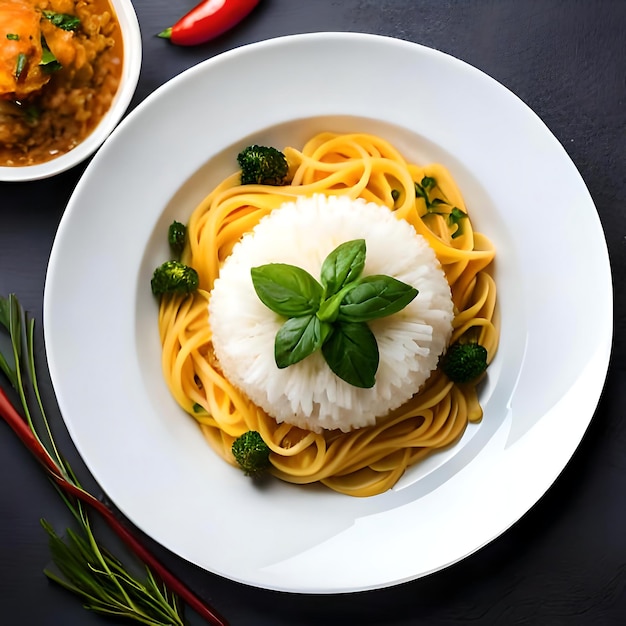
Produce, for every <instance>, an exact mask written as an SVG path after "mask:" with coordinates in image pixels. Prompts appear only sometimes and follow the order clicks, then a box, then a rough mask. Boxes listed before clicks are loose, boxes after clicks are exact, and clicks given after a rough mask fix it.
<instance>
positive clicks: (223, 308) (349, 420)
mask: <svg viewBox="0 0 626 626" xmlns="http://www.w3.org/2000/svg"><path fill="white" fill-rule="evenodd" d="M352 239H365V242H366V256H365V268H364V270H363V274H362V275H363V276H367V275H371V274H386V275H388V276H393V277H394V278H397V279H398V280H401V281H403V282H405V283H408V284H410V285H413V286H414V287H415V288H416V289H418V291H419V293H418V295H417V297H416V298H415V299H414V300H413V301H412V302H411V303H410V304H409V305H408V306H406V307H405V308H404V309H403V310H402V311H399V312H398V313H395V314H394V315H390V316H388V317H385V318H381V319H378V320H374V321H372V322H370V323H369V325H370V328H371V329H372V332H373V333H374V336H375V337H376V340H377V343H378V350H379V355H380V362H379V366H378V371H377V372H376V384H375V385H374V386H373V387H372V388H370V389H361V388H358V387H354V386H352V385H350V384H349V383H347V382H345V381H343V380H342V379H340V378H339V377H338V376H336V375H335V374H334V373H333V372H332V370H331V369H330V368H329V367H328V365H327V364H326V361H325V360H324V357H323V356H322V354H321V351H319V350H318V351H317V352H316V353H314V354H312V355H310V356H309V357H307V358H305V359H303V360H302V361H300V362H299V363H296V364H294V365H290V366H289V367H286V368H284V369H279V368H278V367H277V365H276V362H275V360H274V339H275V336H276V333H277V331H278V329H279V328H280V327H281V326H282V324H283V323H284V322H285V318H283V317H281V316H280V315H277V314H276V313H274V312H272V311H270V309H268V308H267V307H266V306H265V305H264V304H263V303H262V302H261V301H260V299H259V297H258V296H257V294H256V292H255V290H254V287H253V285H252V279H251V277H250V269H251V268H252V267H257V266H259V265H264V264H266V263H289V264H291V265H297V266H298V267H301V268H303V269H305V270H307V271H308V272H309V273H310V274H311V275H312V276H313V277H314V278H315V279H316V280H318V281H319V279H320V269H321V266H322V262H323V261H324V259H325V258H326V256H327V255H328V254H329V253H330V252H332V251H333V250H334V249H335V248H336V247H337V246H338V245H339V244H341V243H344V242H345V241H349V240H352ZM452 318H453V305H452V299H451V294H450V287H449V285H448V282H447V280H446V278H445V275H444V273H443V270H442V269H441V266H440V264H439V261H438V260H437V258H436V257H435V254H434V252H433V250H432V248H431V247H430V246H429V244H428V243H427V241H426V239H424V237H422V236H421V235H418V234H417V233H416V232H415V229H414V228H413V227H412V226H411V225H410V224H409V223H408V222H406V221H404V220H399V219H397V218H396V217H394V215H393V213H392V212H391V210H389V209H388V208H386V207H382V206H379V205H377V204H374V203H372V202H369V203H368V202H366V201H364V200H356V201H355V200H351V199H350V198H348V197H347V196H331V197H326V196H324V195H315V196H313V197H308V198H306V197H302V198H298V199H297V200H296V201H294V202H287V203H285V204H283V205H282V206H281V207H279V208H278V209H276V210H274V211H272V213H270V214H269V215H268V216H266V217H265V218H264V219H262V220H261V221H260V222H259V224H258V225H257V226H256V227H255V228H254V229H253V231H252V232H250V233H249V234H247V235H245V236H244V237H243V238H242V240H241V241H240V242H239V243H237V244H236V245H235V247H234V248H233V251H232V254H231V255H230V256H229V257H228V258H227V259H226V260H225V262H224V264H223V266H222V268H221V270H220V275H219V278H218V279H217V280H216V281H215V284H214V287H213V291H212V293H211V297H210V301H209V324H210V326H211V330H212V335H213V347H214V350H215V355H216V357H217V359H218V361H219V364H220V366H221V368H222V371H223V374H224V376H226V377H227V378H228V379H229V380H230V382H231V383H232V384H233V385H235V386H236V387H238V388H239V389H240V390H241V391H243V392H244V393H245V394H246V395H247V396H248V397H249V398H250V399H251V400H252V401H253V402H254V403H255V404H257V405H258V406H260V407H261V408H262V409H264V410H265V411H266V412H267V413H268V414H269V415H271V416H272V417H273V418H274V419H276V421H277V422H287V423H290V424H293V425H295V426H299V427H301V428H305V429H307V430H312V431H315V432H321V431H322V429H330V430H332V429H339V430H341V431H344V432H348V431H350V430H353V429H356V428H362V427H364V426H369V425H372V424H374V423H375V422H376V418H377V417H381V416H384V415H386V414H387V413H389V411H391V410H393V409H395V408H397V407H399V406H400V405H402V404H404V403H405V402H406V401H407V400H409V399H410V398H411V396H413V394H415V393H416V392H417V391H418V390H419V388H420V387H421V385H422V384H423V383H424V382H425V381H426V379H427V378H428V377H429V375H430V373H431V371H432V370H433V369H434V368H435V367H436V366H437V362H438V358H439V356H440V355H441V353H442V352H443V351H444V349H445V348H446V346H447V344H448V341H449V340H450V335H451V333H452Z"/></svg>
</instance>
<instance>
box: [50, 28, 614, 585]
mask: <svg viewBox="0 0 626 626" xmlns="http://www.w3.org/2000/svg"><path fill="white" fill-rule="evenodd" d="M268 67H271V68H280V72H279V74H275V75H273V78H272V77H269V78H268V74H267V68H268ZM323 129H329V130H362V131H369V132H375V133H380V134H381V135H383V136H385V137H387V138H388V139H390V140H391V141H392V142H393V143H394V144H395V145H396V146H398V147H399V148H400V149H401V150H402V151H403V152H404V153H405V154H406V155H407V156H409V157H411V158H414V159H417V160H419V161H442V162H444V163H445V164H446V165H447V166H448V167H449V168H450V169H451V171H452V173H453V175H454V176H455V177H456V179H457V180H458V181H459V183H460V186H461V189H462V190H463V192H464V194H465V197H466V201H467V204H468V207H469V210H470V211H471V213H472V215H473V218H474V220H475V222H476V224H477V225H478V228H479V230H481V231H483V232H484V233H486V234H487V235H488V236H489V237H491V238H492V240H493V241H494V243H495V245H496V247H497V250H498V256H497V271H496V280H497V283H498V288H499V291H498V294H499V303H500V311H501V316H502V340H501V345H500V350H499V352H498V355H497V358H496V359H495V361H494V362H493V364H492V366H491V368H490V370H489V377H488V381H487V383H486V385H485V387H484V389H483V393H482V400H483V403H484V407H485V417H484V420H483V421H482V423H481V424H480V425H477V426H472V427H471V428H469V429H468V431H467V433H466V434H465V436H464V437H463V439H462V441H461V442H460V443H459V444H458V445H457V446H455V447H454V448H452V449H451V450H449V451H446V452H443V453H441V454H439V455H436V456H433V457H431V458H430V459H428V460H427V461H425V462H424V463H423V464H421V465H419V466H417V467H415V468H414V469H413V470H411V471H409V472H408V473H407V475H406V476H405V477H404V478H403V479H402V480H401V481H400V483H399V484H398V485H397V487H396V488H395V489H393V490H391V491H389V492H387V493H385V494H383V495H380V496H376V497H373V498H365V499H356V498H350V497H348V496H342V495H338V494H336V493H333V492H330V491H328V490H324V489H317V488H306V487H297V486H291V485H286V484H283V483H279V482H278V481H274V482H272V483H271V484H270V485H269V486H268V487H267V488H265V489H262V490H259V489H257V488H255V485H254V484H253V482H252V481H251V480H249V479H247V478H246V477H244V476H243V474H242V473H241V472H239V471H238V470H236V469H234V468H231V467H230V466H228V465H226V464H225V463H223V462H222V461H221V460H219V459H218V458H217V457H216V455H215V454H214V453H213V452H212V451H211V450H210V449H209V448H208V447H207V445H206V444H205V442H204V440H203V438H202V436H201V435H200V433H199V430H198V429H197V427H196V426H195V424H194V423H192V420H190V419H189V418H187V417H186V416H185V415H184V414H183V413H182V412H181V411H180V410H179V408H178V407H177V406H176V404H175V403H174V401H173V400H172V398H171V397H170V394H169V393H168V391H167V389H166V386H165V384H164V382H163V379H162V376H161V371H160V362H159V359H160V354H159V341H158V335H157V325H156V312H157V307H156V302H155V300H154V298H153V297H152V295H151V293H150V287H149V282H150V277H151V275H152V271H153V269H154V267H156V266H157V265H158V264H160V263H161V262H162V261H163V259H165V258H166V255H167V253H168V252H167V243H166V230H167V226H168V225H169V224H170V223H171V221H172V220H173V219H179V220H186V218H187V217H188V216H189V214H190V212H191V211H192V209H193V207H194V206H195V204H196V202H197V201H198V200H199V199H200V198H201V197H202V196H203V195H204V194H205V193H206V192H207V191H208V190H210V189H211V187H212V186H213V185H214V184H215V183H216V182H217V181H218V180H219V179H221V178H222V177H223V176H224V175H225V173H227V172H230V171H232V170H233V168H234V167H235V156H236V154H237V152H238V150H239V149H241V148H242V147H244V146H245V145H247V144H249V143H251V142H252V141H257V142H259V143H269V144H272V145H276V146H279V147H281V146H283V145H286V144H288V143H292V144H295V145H299V144H301V143H302V142H303V141H304V139H305V138H307V137H309V136H310V135H311V134H312V133H314V132H315V131H319V130H323ZM44 326H45V337H46V342H47V350H48V358H49V363H50V370H51V374H52V380H53V383H54V387H55V390H56V393H57V395H58V400H59V404H60V407H61V411H62V413H63V415H64V418H65V421H66V423H67V426H68V428H69V431H70V433H71V436H72V438H73V440H74V442H75V444H76V446H77V448H78V450H79V452H80V453H81V455H82V456H83V457H84V459H85V461H86V463H87V465H88V467H89V469H90V470H91V472H92V473H93V475H94V476H95V478H96V479H97V480H98V482H99V483H100V485H101V486H102V488H103V489H104V490H105V491H106V492H107V494H108V495H109V496H110V497H111V498H112V499H113V501H114V502H115V503H116V505H117V506H119V507H120V509H121V510H122V511H123V512H124V513H125V514H126V515H127V516H128V518H130V520H132V522H134V523H135V524H136V525H137V526H138V527H139V528H140V529H142V530H143V531H144V532H146V533H147V534H149V535H150V536H151V537H153V538H154V539H155V540H156V541H158V542H160V543H161V544H162V545H164V546H166V547H167V548H168V549H170V550H171V551H173V552H174V553H176V554H178V555H180V556H181V557H183V558H185V559H188V560H189V561H191V562H193V563H195V564H197V565H199V566H200V567H202V568H205V569H207V570H209V571H211V572H215V573H217V574H220V575H222V576H225V577H227V578H230V579H233V580H236V581H240V582H243V583H246V584H249V585H253V586H258V587H264V588H268V589H276V590H284V591H290V592H302V593H340V592H348V591H358V590H365V589H372V588H379V587H385V586H389V585H393V584H396V583H399V582H402V581H406V580H411V579H415V578H417V577H420V576H423V575H425V574H428V573H430V572H434V571H436V570H439V569H441V568H443V567H446V566H448V565H450V564H452V563H455V562H456V561H458V560H460V559H462V558H464V557H465V556H467V555H469V554H471V553H472V552H474V551H475V550H477V549H479V548H480V547H481V546H484V545H485V544H486V543H488V542H489V541H491V540H493V539H494V538H495V537H497V536H498V535H500V534H501V533H502V532H503V531H505V530H506V529H507V528H508V527H509V526H511V524H513V523H514V522H515V521H517V520H518V519H519V518H520V517H521V516H522V515H523V514H524V513H525V512H526V511H528V509H529V508H530V507H531V506H532V505H533V504H534V503H535V502H536V501H537V500H538V499H539V498H540V497H541V496H542V494H543V493H544V492H545V491H546V490H547V488H548V487H549V486H550V485H551V483H552V482H553V481H554V480H555V478H556V477H557V475H558V474H559V473H560V472H561V470H562V469H563V468H564V466H565V465H566V463H567V461H568V460H569V458H570V457H571V455H572V453H573V452H574V450H575V448H576V447H577V445H578V444H579V442H580V440H581V437H582V436H583V433H584V432H585V429H586V428H587V426H588V424H589V422H590V420H591V417H592V415H593V412H594V410H595V407H596V404H597V401H598V399H599V396H600V393H601V390H602V387H603V384H604V379H605V376H606V371H607V367H608V359H609V352H610V346H611V339H612V291H611V276H610V269H609V262H608V255H607V248H606V244H605V240H604V236H603V232H602V229H601V226H600V222H599V220H598V215H597V213H596V210H595V207H594V205H593V203H592V200H591V198H590V196H589V193H588V191H587V189H586V187H585V185H584V183H583V181H582V180H581V177H580V175H579V174H578V172H577V171H576V169H575V167H574V166H573V164H572V162H571V161H570V159H569V158H568V156H567V154H566V152H565V151H564V149H563V148H562V147H561V145H560V144H559V143H558V142H557V140H556V139H555V138H554V137H553V136H552V135H551V134H550V132H549V131H548V130H547V128H546V127H545V126H544V124H543V123H542V122H541V121H540V120H539V119H538V117H537V116H536V115H535V114H534V113H533V112H532V111H531V110H529V108H528V107H527V106H525V105H524V104H523V103H522V102H521V101H520V100H519V99H518V98H517V97H515V96H514V95H513V94H511V93H510V92H509V91H507V90H506V89H505V88H504V87H502V86H501V85H500V84H498V83H497V82H495V81H494V80H492V79H491V78H489V77H487V76H486V75H485V74H483V73H481V72H480V71H478V70H476V69H474V68H472V67H470V66H468V65H467V64H465V63H463V62H461V61H459V60H456V59H454V58H452V57H450V56H447V55H445V54H442V53H440V52H436V51H433V50H430V49H427V48H424V47H422V46H419V45H415V44H412V43H407V42H405V41H400V40H394V39H389V38H384V37H377V36H372V35H363V34H335V33H318V34H310V35H298V36H291V37H284V38H279V39H275V40H270V41H265V42H262V43H258V44H254V45H251V46H246V47H243V48H239V49H236V50H233V51H230V52H228V53H225V54H222V55H220V56H219V57H217V58H214V59H211V60H209V61H206V62H204V63H202V64H200V65H199V66H197V67H194V68H192V69H190V70H188V71H186V72H185V73H183V74H182V75H181V76H178V77H177V78H175V79H173V80H172V81H170V82H169V83H168V84H166V85H164V86H163V87H161V88H160V89H158V90H157V91H156V92H155V93H154V94H152V95H151V96H150V97H149V98H147V100H146V101H145V102H144V103H142V104H141V105H140V106H139V107H137V109H136V110H135V111H134V112H133V113H131V114H130V115H129V116H128V118H127V119H126V120H124V121H123V122H122V124H121V125H120V126H119V128H118V129H117V130H116V131H115V132H114V133H113V134H112V135H111V137H110V138H109V139H108V140H107V141H106V142H105V144H104V146H103V147H102V148H101V150H100V151H99V152H98V154H97V155H96V157H95V158H94V159H93V162H92V163H90V165H89V166H88V168H87V170H86V172H85V174H84V176H83V178H82V179H81V181H80V183H79V185H78V186H77V188H76V190H75V193H74V195H73V196H72V199H71V201H70V203H69V206H68V208H67V210H66V212H65V215H64V217H63V220H62V222H61V225H60V228H59V231H58V235H57V238H56V241H55V243H54V247H53V250H52V255H51V260H50V266H49V273H48V279H47V284H46V290H45V298H44Z"/></svg>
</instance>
